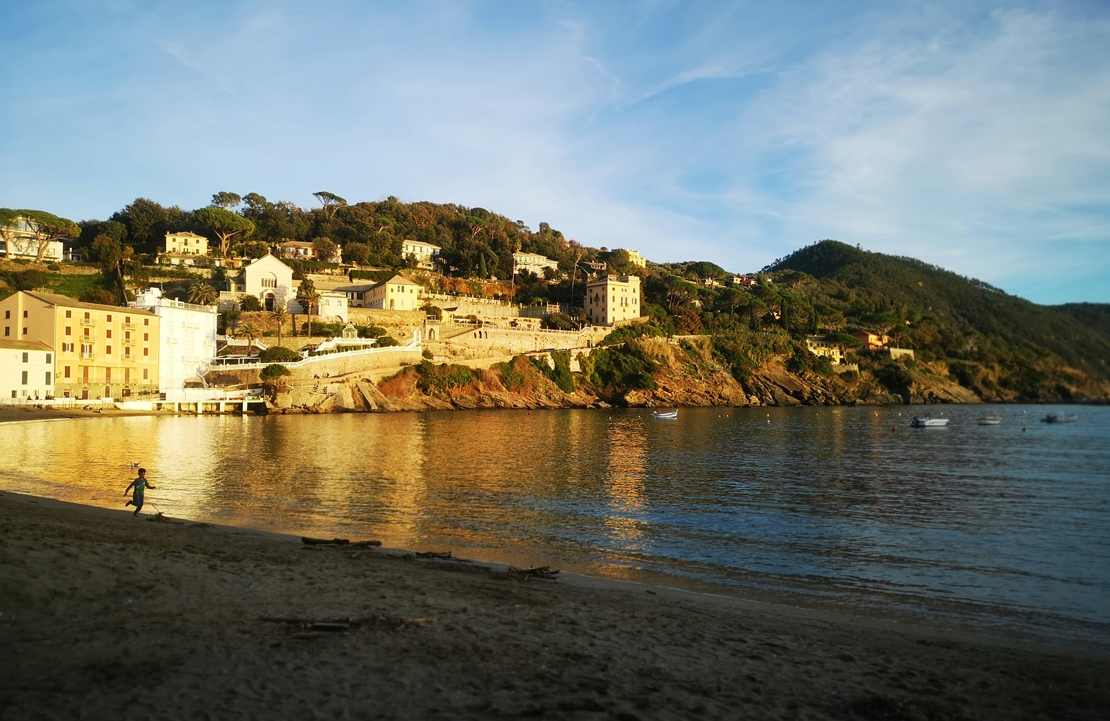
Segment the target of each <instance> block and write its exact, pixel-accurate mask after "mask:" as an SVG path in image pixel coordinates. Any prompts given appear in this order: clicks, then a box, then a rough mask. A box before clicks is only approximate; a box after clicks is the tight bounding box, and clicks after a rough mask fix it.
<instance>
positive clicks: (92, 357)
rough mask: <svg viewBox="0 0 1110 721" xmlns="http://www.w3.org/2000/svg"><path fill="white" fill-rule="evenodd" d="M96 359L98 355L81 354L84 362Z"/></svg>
mask: <svg viewBox="0 0 1110 721" xmlns="http://www.w3.org/2000/svg"><path fill="white" fill-rule="evenodd" d="M94 358H96V353H81V359H82V360H93V359H94Z"/></svg>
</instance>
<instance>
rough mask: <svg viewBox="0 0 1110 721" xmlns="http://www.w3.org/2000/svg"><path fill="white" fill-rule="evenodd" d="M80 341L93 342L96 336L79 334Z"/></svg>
mask: <svg viewBox="0 0 1110 721" xmlns="http://www.w3.org/2000/svg"><path fill="white" fill-rule="evenodd" d="M81 342H82V343H85V344H86V345H87V344H89V343H95V342H96V336H95V335H83V336H81Z"/></svg>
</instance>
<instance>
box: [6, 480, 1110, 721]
mask: <svg viewBox="0 0 1110 721" xmlns="http://www.w3.org/2000/svg"><path fill="white" fill-rule="evenodd" d="M124 500H125V499H124V498H123V497H122V496H121V497H120V504H121V508H122V504H123V502H124ZM148 519H149V516H140V517H139V518H134V517H132V516H131V514H130V513H129V512H127V511H123V510H120V511H115V510H106V509H101V508H93V507H86V506H78V505H74V504H68V503H63V502H60V501H53V500H48V499H41V498H34V497H31V496H21V495H18V494H12V493H5V492H0V614H2V615H0V679H3V681H2V683H0V718H3V719H6V720H9V721H11V720H15V719H37V718H50V719H61V718H65V719H71V718H72V719H78V718H113V719H130V718H136V719H138V718H144V719H145V718H163V719H204V718H210V719H239V718H244V719H247V718H259V719H266V718H296V719H307V718H329V719H348V718H350V719H361V718H386V719H456V718H464V719H469V718H473V719H485V718H523V717H528V718H542V719H625V720H628V719H686V718H690V719H695V718H721V719H725V718H836V719H965V718H966V719H1022V718H1029V719H1039V718H1044V719H1066V718H1075V719H1097V718H1107V717H1108V714H1110V682H1108V681H1107V679H1110V659H1107V658H1100V657H1092V656H1082V655H1078V654H1077V653H1072V652H1067V651H1060V650H1050V649H1038V648H1032V647H1016V646H1012V645H1004V644H1001V643H998V642H995V641H991V640H989V639H982V638H975V637H970V636H967V635H959V634H956V633H954V632H951V631H945V630H944V629H929V628H924V627H910V626H906V625H899V624H896V623H893V622H879V621H873V620H868V619H861V618H854V617H849V616H840V615H836V614H830V613H822V612H816V611H806V610H800V609H793V608H788V607H779V606H772V605H764V604H756V603H752V602H746V601H740V600H736V599H730V598H722V597H715V596H706V595H699V594H693V593H687V592H682V591H676V590H668V589H662V588H649V587H645V586H640V585H635V584H622V583H615V582H609V581H602V580H599V579H592V578H586V577H580V576H571V575H563V576H561V577H560V579H559V580H558V581H554V582H552V581H543V580H527V581H525V580H521V579H520V578H519V577H518V576H517V575H516V574H512V573H509V572H507V571H506V570H505V567H503V566H496V565H490V564H477V563H458V562H450V561H438V560H423V559H418V558H415V557H414V556H413V555H412V554H409V553H405V552H400V551H382V550H379V549H357V550H355V549H350V548H343V547H338V548H313V549H310V548H308V547H306V546H304V545H303V544H302V543H301V542H300V540H299V539H298V538H296V537H291V536H282V535H277V534H269V533H265V532H260V531H251V530H244V529H237V528H230V527H221V526H213V525H208V524H198V523H191V522H187V521H185V522H180V523H173V524H164V523H156V522H151V521H150V520H148ZM427 550H445V549H427ZM264 617H283V618H296V619H302V620H313V619H314V620H329V619H331V620H334V619H342V618H347V619H351V620H352V621H354V623H352V624H351V625H350V627H349V628H347V629H345V630H339V631H317V632H315V634H314V633H309V634H308V637H298V634H304V633H305V630H304V629H303V628H301V627H299V626H296V625H292V624H285V623H276V622H272V621H267V620H263V618H264ZM360 621H361V623H359V622H360Z"/></svg>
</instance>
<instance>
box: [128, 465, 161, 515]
mask: <svg viewBox="0 0 1110 721" xmlns="http://www.w3.org/2000/svg"><path fill="white" fill-rule="evenodd" d="M132 488H134V489H135V493H134V494H133V495H132V496H131V500H130V501H128V502H127V503H125V504H123V507H124V508H127V507H128V506H134V507H135V512H134V513H132V514H131V515H132V516H137V515H139V511H141V510H143V491H145V490H146V489H148V488H154V486H152V485H150V483H149V482H148V481H147V480H146V469H145V468H140V469H139V477H138V478H136V479H135V480H133V481H131V485H129V486H127V490H126V491H124V492H123V495H125V496H126V495H127V491H130V490H131V489H132Z"/></svg>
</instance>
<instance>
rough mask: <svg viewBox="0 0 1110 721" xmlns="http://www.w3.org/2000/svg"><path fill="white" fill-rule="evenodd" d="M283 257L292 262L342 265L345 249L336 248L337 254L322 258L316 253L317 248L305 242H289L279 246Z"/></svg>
mask: <svg viewBox="0 0 1110 721" xmlns="http://www.w3.org/2000/svg"><path fill="white" fill-rule="evenodd" d="M278 247H279V248H280V249H281V257H282V258H289V259H292V260H323V261H325V262H327V263H342V262H343V249H342V248H340V247H339V246H338V245H337V246H335V253H334V254H333V255H332V257H330V258H321V257H320V256H319V254H318V253H317V252H316V246H314V245H313V244H312V243H308V242H305V241H303V240H287V241H285V242H284V243H282V244H281V245H279V246H278Z"/></svg>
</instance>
